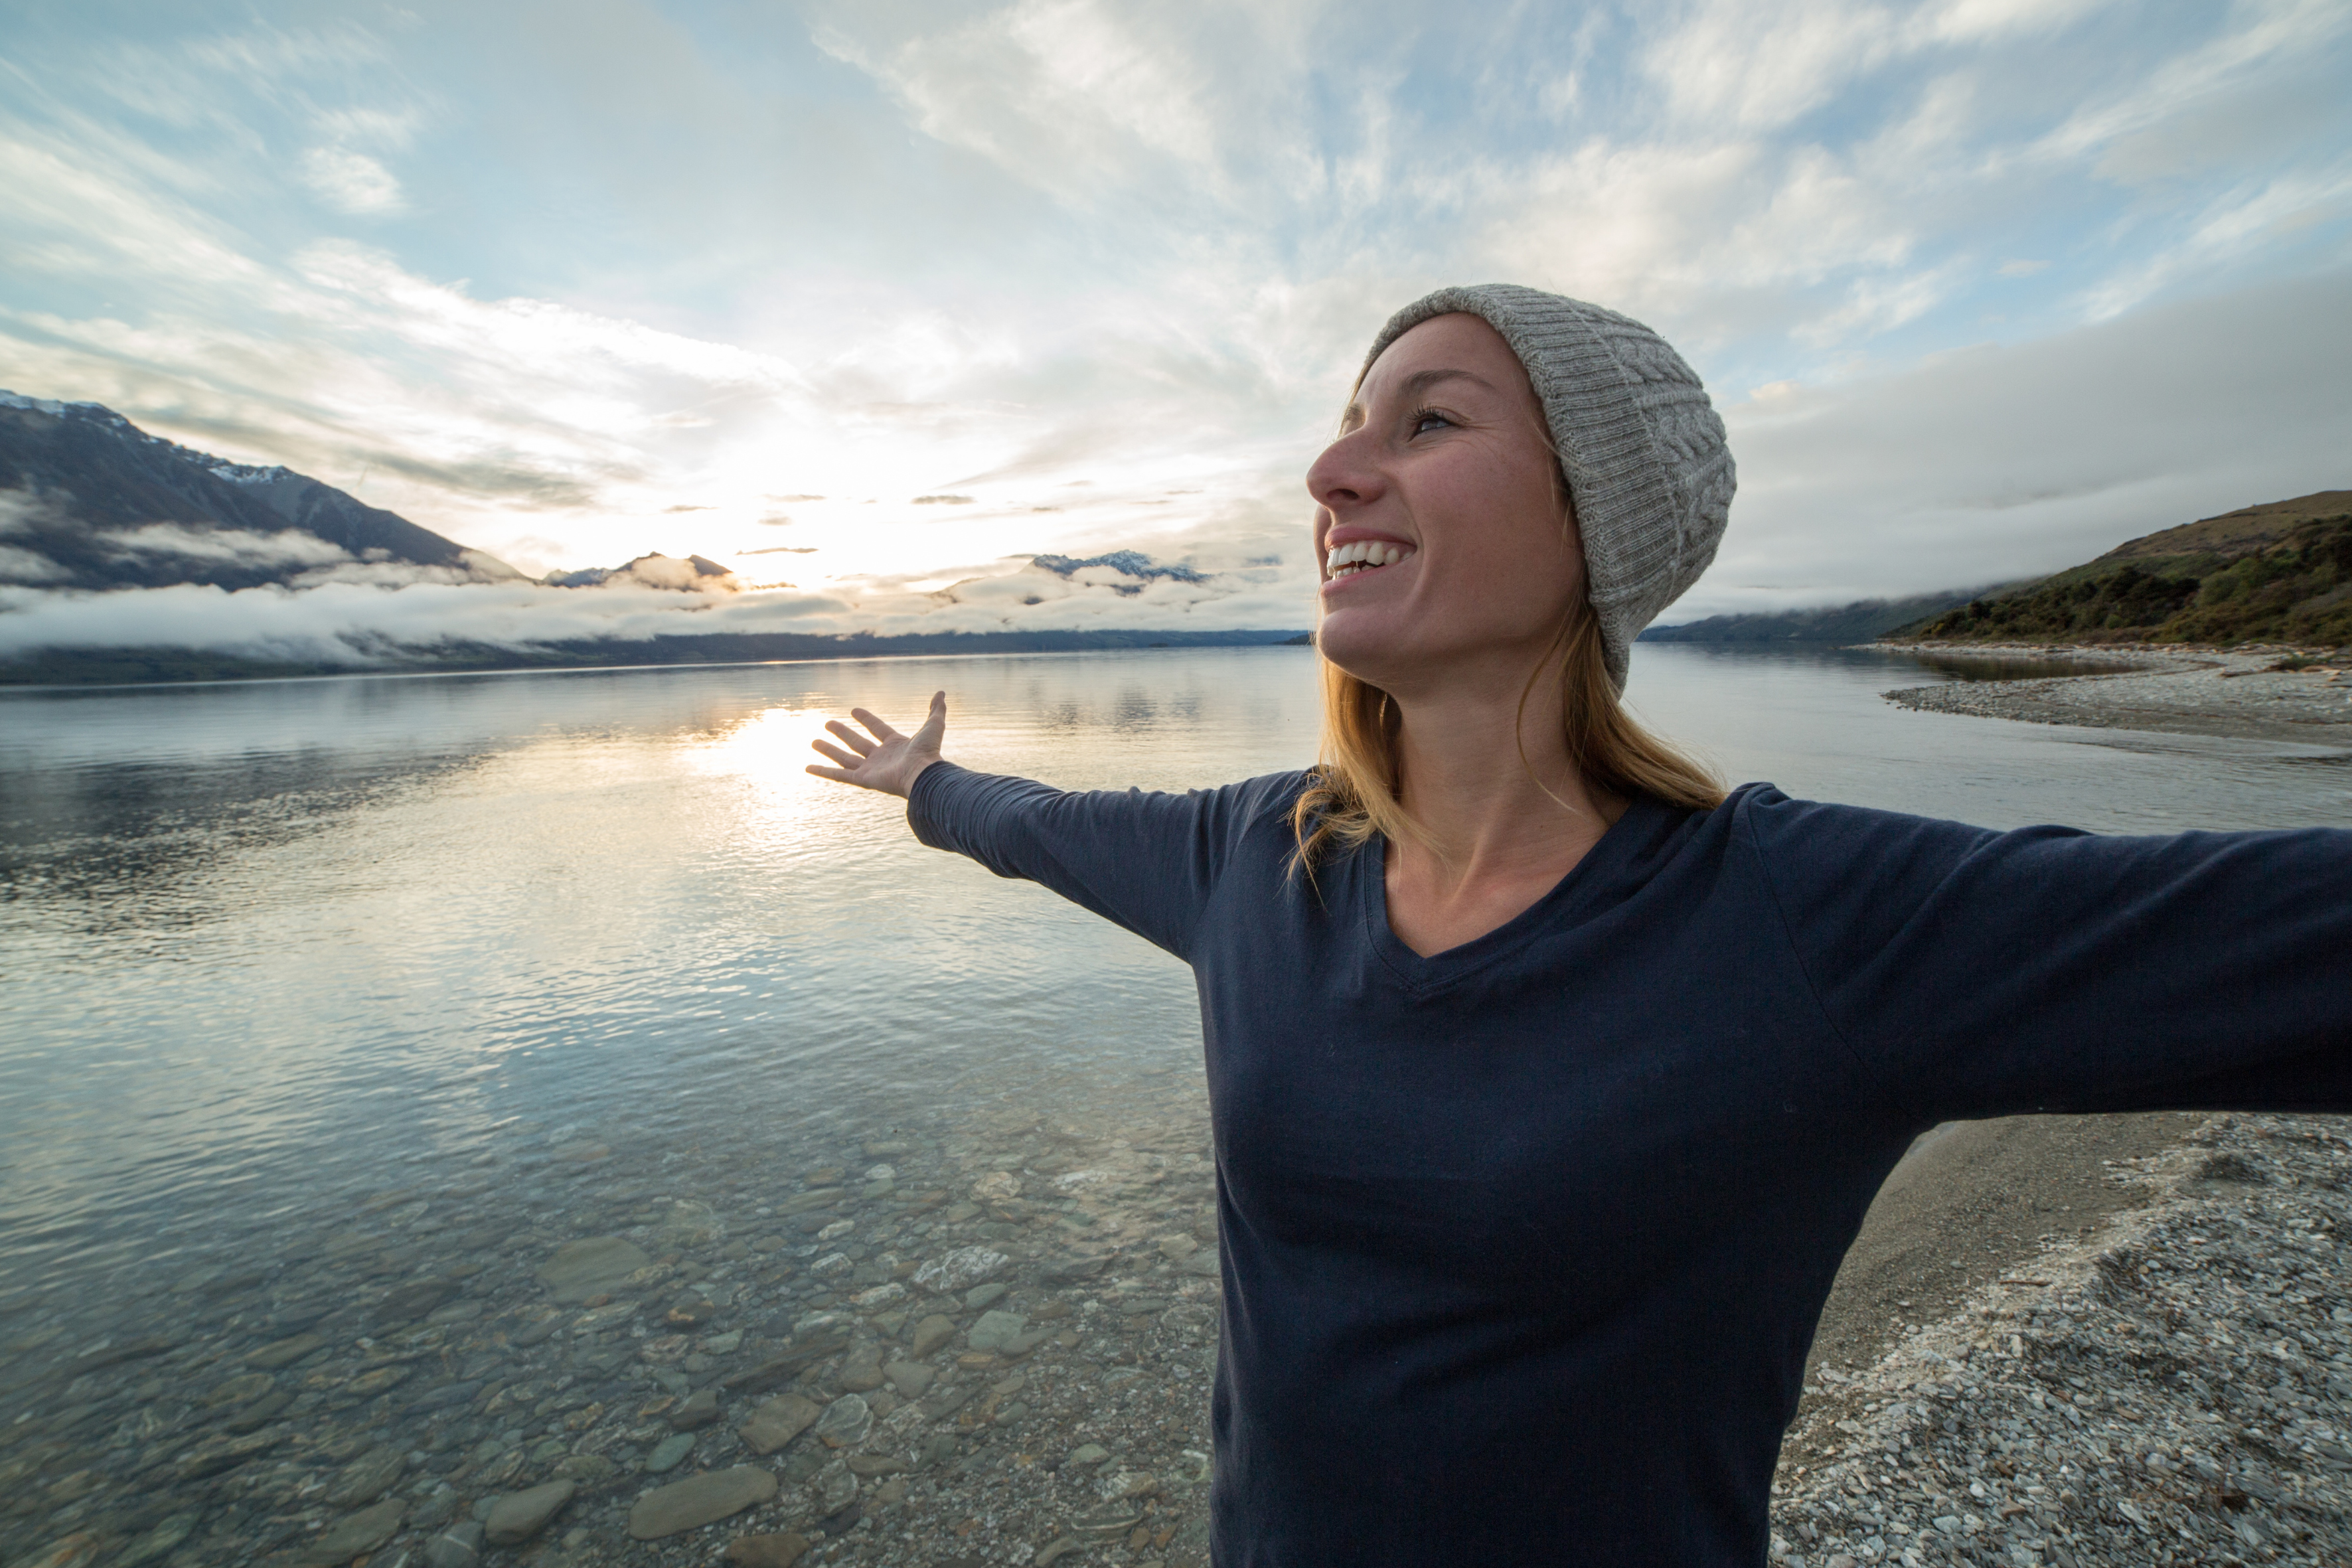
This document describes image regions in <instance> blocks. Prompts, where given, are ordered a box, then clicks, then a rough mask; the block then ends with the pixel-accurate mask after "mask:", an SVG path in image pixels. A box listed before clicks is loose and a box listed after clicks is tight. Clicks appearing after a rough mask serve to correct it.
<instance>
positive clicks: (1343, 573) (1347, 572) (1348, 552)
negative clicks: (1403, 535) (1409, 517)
mask: <svg viewBox="0 0 2352 1568" xmlns="http://www.w3.org/2000/svg"><path fill="white" fill-rule="evenodd" d="M1412 553H1413V547H1412V545H1410V544H1397V543H1392V542H1390V541H1388V540H1384V539H1359V540H1355V541H1352V542H1349V543H1347V544H1342V545H1340V546H1339V548H1338V549H1337V550H1334V551H1332V552H1331V553H1330V555H1329V556H1328V557H1327V558H1326V560H1325V562H1324V575H1325V577H1327V578H1328V579H1329V580H1330V581H1331V582H1334V583H1336V582H1338V581H1339V579H1340V578H1342V577H1352V576H1354V575H1355V574H1358V573H1359V572H1377V571H1379V570H1380V569H1381V567H1383V566H1393V565H1395V564H1396V563H1398V562H1400V561H1402V560H1403V559H1405V557H1407V556H1409V555H1411V554H1412Z"/></svg>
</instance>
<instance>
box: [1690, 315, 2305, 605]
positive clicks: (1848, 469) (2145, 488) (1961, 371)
mask: <svg viewBox="0 0 2352 1568" xmlns="http://www.w3.org/2000/svg"><path fill="white" fill-rule="evenodd" d="M2347 363H2352V271H2338V272H2336V273H2334V274H2331V275H2328V276H2326V277H2323V278H2318V279H2305V280H2300V281H2296V282H2292V283H2282V284H2275V285H2270V286H2267V287H2263V288H2260V289H2247V290H2242V291H2240V292H2237V293H2234V294H2231V295H2228V296H2224V297H2222V298H2220V299H2214V300H2196V301H2188V302H2183V303H2180V304H2176V305H2170V306H2167V307H2163V308H2160V309H2155V310H2146V311H2142V312H2139V313H2137V314H2135V315H2131V316H2126V317H2123V318H2120V319H2118V320H2116V321H2107V322H2105V323H2102V324H2099V325H2097V326H2093V327H2087V328H2081V329H2077V330H2075V331H2070V332H2064V333H2060V334H2057V335H2054V336H2053V337H2050V338H2047V339H2043V340H2041V341H2039V342H2030V343H2024V344H2019V345H2014V346H2003V345H1998V344H1986V345H1982V346H1979V347H1976V348H1971V349H1967V350H1962V351H1958V352H1955V353H1950V354H1948V355H1944V356H1940V357H1939V358H1937V360H1935V361H1934V362H1932V363H1927V364H1925V365H1922V366H1920V367H1918V368H1916V369H1914V370H1910V371H1907V372H1906V373H1903V374H1895V375H1888V376H1885V377H1879V378H1874V379H1870V380H1867V381H1863V382H1858V383H1853V384H1846V385H1841V386H1832V387H1823V388H1802V387H1787V386H1783V387H1779V388H1765V389H1763V390H1762V391H1760V392H1759V393H1758V394H1757V395H1755V396H1754V397H1753V398H1752V399H1751V400H1750V401H1748V402H1747V403H1744V404H1739V405H1735V406H1733V407H1730V408H1728V409H1727V410H1726V411H1725V412H1726V418H1727V424H1728V426H1729V427H1730V431H1731V441H1732V450H1733V453H1734V455H1735V456H1736V457H1737V458H1738V463H1739V470H1740V494H1739V497H1738V500H1736V501H1735V502H1734V503H1733V508H1732V522H1731V528H1730V531H1728V533H1727V535H1726V537H1725V540H1724V543H1723V547H1722V549H1721V551H1720V552H1718V553H1717V558H1716V564H1715V566H1714V568H1713V570H1712V571H1711V572H1710V573H1709V574H1708V575H1707V576H1706V578H1705V579H1703V580H1702V581H1701V582H1700V584H1699V585H1698V586H1697V587H1696V589H1694V590H1693V591H1692V592H1691V594H1690V595H1688V596H1687V597H1686V598H1685V600H1684V601H1683V603H1682V604H1680V605H1677V606H1675V609H1674V610H1673V611H1671V612H1669V615H1668V617H1667V618H1668V619H1669V620H1670V621H1680V620H1689V619H1696V618H1697V617H1699V616H1705V615H1712V614H1718V613H1723V612H1726V611H1730V610H1736V609H1758V608H1780V607H1783V606H1786V605H1806V604H1824V603H1839V602H1843V601H1844V600H1848V599H1856V598H1862V597H1865V596H1869V595H1878V594H1889V593H1919V592H1927V591H1931V590H1935V589H1941V588H1951V587H1968V586H1973V585H1976V584H1982V583H1988V582H1994V581H2000V580H2005V579H2009V578H2014V577H2019V576H2025V575H2031V574H2037V573H2043V572H2051V571H2055V570H2058V569H2060V568H2063V567H2066V566H2071V565H2074V564H2075V563H2079V562H2082V561H2085V560H2088V559H2090V558H2091V557H2092V556H2095V555H2097V554H2101V553H2103V552H2105V551H2107V550H2108V549H2110V548H2112V547H2114V546H2115V545H2116V544H2119V543H2121V542H2123V541H2125V540H2126V539H2129V538H2133V537H2136V536H2137V535H2139V534H2143V533H2147V532H2151V531H2155V530H2157V529H2160V528H2168V527H2171V526H2173V525H2175V524H2177V523H2183V522H2189V521H2193V520H2195V519H2197V518H2200V517H2210V516H2213V515H2215V514H2218V513H2220V512H2222V511H2226V510H2231V509H2233V508H2236V507H2240V506H2244V505H2248V504H2250V503H2252V502H2257V501H2266V500H2284V499H2285V498H2287V497H2290V496H2295V495H2302V494H2307V493H2309V492H2311V491H2314V490H2318V489H2341V488H2346V487H2347V485H2352V470H2347V463H2346V459H2345V457H2344V446H2343V416H2342V405H2343V390H2342V389H2343V376H2344V371H2343V367H2344V365H2345V364H2347Z"/></svg>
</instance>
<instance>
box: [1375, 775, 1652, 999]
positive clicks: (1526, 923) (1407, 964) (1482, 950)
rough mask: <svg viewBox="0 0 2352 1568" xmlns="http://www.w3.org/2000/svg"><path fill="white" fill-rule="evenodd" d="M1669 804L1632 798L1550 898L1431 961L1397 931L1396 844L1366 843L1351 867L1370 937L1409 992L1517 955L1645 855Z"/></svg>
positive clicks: (1440, 984) (1547, 895)
mask: <svg viewBox="0 0 2352 1568" xmlns="http://www.w3.org/2000/svg"><path fill="white" fill-rule="evenodd" d="M1669 809H1670V808H1669V807H1667V806H1666V805H1664V804H1663V803H1661V802H1658V801H1654V800H1648V799H1637V800H1635V801H1633V802H1632V803H1631V804H1630V805H1627V806H1626V807H1625V809H1624V811H1623V812H1622V813H1621V814H1620V815H1619V816H1618V818H1617V820H1616V821H1614V822H1612V823H1611V824H1610V825H1609V826H1608V827H1607V828H1606V829H1605V830H1604V831H1603V832H1602V833H1601V837H1599V838H1598V839H1596V840H1594V841H1593V845H1592V847H1591V848H1590V849H1588V850H1586V851H1585V852H1584V855H1583V858H1580V859H1579V860H1578V861H1577V863H1576V864H1575V865H1573V866H1570V868H1568V869H1567V870H1566V871H1565V872H1563V873H1561V875H1560V879H1559V881H1557V882H1554V883H1553V884H1552V885H1551V887H1550V888H1549V889H1547V890H1546V892H1545V893H1544V895H1543V897H1541V898H1539V899H1538V900H1536V901H1535V902H1534V903H1532V904H1529V905H1528V907H1527V908H1526V909H1524V910H1520V911H1519V912H1518V913H1517V914H1516V915H1513V916H1512V917H1511V918H1510V919H1509V920H1507V921H1504V922H1503V923H1502V924H1501V925H1498V926H1496V928H1495V929H1494V930H1493V931H1488V932H1486V934H1485V935H1483V936H1477V937H1473V938H1472V939H1471V940H1470V941H1468V942H1461V943H1458V944H1456V945H1455V946H1453V947H1449V948H1446V949H1444V951H1442V952H1433V953H1431V954H1430V955H1429V956H1428V957H1426V958H1424V957H1423V956H1422V955H1421V954H1420V953H1417V952H1414V951H1413V950H1412V948H1410V947H1407V946H1406V945H1405V944H1404V942H1403V941H1402V939H1401V938H1400V937H1399V936H1398V935H1397V934H1396V932H1395V931H1392V930H1391V929H1390V927H1389V900H1388V876H1387V866H1388V846H1387V844H1386V842H1385V841H1375V842H1373V843H1369V844H1366V845H1365V846H1364V847H1363V848H1362V849H1360V850H1359V851H1358V852H1357V853H1356V854H1355V856H1354V857H1353V858H1352V859H1353V865H1352V866H1351V867H1350V871H1351V872H1352V874H1353V875H1354V877H1355V879H1356V884H1357V886H1356V907H1357V912H1358V916H1359V918H1360V920H1361V921H1363V930H1364V936H1365V939H1366V940H1367V941H1368V942H1370V944H1371V948H1372V951H1373V952H1375V953H1377V954H1378V955H1379V956H1380V960H1381V963H1382V964H1384V965H1385V966H1386V967H1387V968H1388V970H1389V972H1390V973H1391V974H1393V975H1394V976H1395V977H1396V978H1397V980H1398V982H1399V983H1400V984H1402V985H1404V986H1405V987H1406V988H1407V989H1408V990H1412V991H1421V992H1426V991H1437V990H1442V989H1444V987H1446V986H1448V985H1451V984H1454V983H1456V982H1458V981H1461V980H1464V979H1466V978H1468V977H1469V976H1471V975H1472V974H1475V973H1477V972H1478V971H1479V970H1481V969H1484V968H1486V966H1487V965H1488V964H1490V963H1495V962H1496V961H1497V960H1499V959H1502V958H1506V957H1507V956H1509V955H1510V954H1512V953H1514V952H1517V951H1518V950H1519V949H1520V948H1522V947H1525V946H1526V945H1527V944H1528V942H1531V941H1533V940H1535V938H1536V937H1538V935H1540V934H1541V933H1542V932H1543V931H1546V930H1547V929H1549V928H1552V927H1556V926H1557V925H1559V923H1560V918H1561V916H1562V914H1563V913H1564V912H1566V911H1568V910H1572V909H1574V908H1575V907H1576V905H1578V904H1579V903H1580V902H1583V901H1584V900H1585V899H1586V897H1587V896H1588V894H1589V892H1590V891H1591V889H1593V888H1594V887H1595V886H1597V885H1600V884H1602V883H1605V882H1608V881H1612V880H1615V873H1617V872H1618V871H1620V870H1622V868H1624V866H1625V865H1626V863H1627V862H1629V861H1630V860H1631V859H1632V858H1633V857H1634V856H1635V855H1636V854H1637V853H1638V852H1639V850H1638V846H1639V845H1640V844H1641V843H1642V842H1643V840H1645V839H1647V838H1649V837H1652V830H1653V829H1654V827H1655V826H1657V824H1658V821H1659V818H1660V817H1661V816H1662V815H1663V814H1664V813H1665V812H1667V811H1668V810H1669ZM1637 818H1638V819H1639V820H1636V819H1637Z"/></svg>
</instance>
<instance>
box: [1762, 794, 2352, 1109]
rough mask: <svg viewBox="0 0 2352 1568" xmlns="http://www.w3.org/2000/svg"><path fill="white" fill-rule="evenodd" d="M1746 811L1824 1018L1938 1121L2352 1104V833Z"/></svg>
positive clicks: (1899, 1094)
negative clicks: (2148, 830) (2113, 831)
mask: <svg viewBox="0 0 2352 1568" xmlns="http://www.w3.org/2000/svg"><path fill="white" fill-rule="evenodd" d="M1736 809H1738V810H1739V811H1740V812H1741V813H1742V814H1743V815H1744V816H1746V818H1747V820H1746V822H1745V823H1743V824H1742V826H1743V827H1744V828H1745V830H1746V836H1747V837H1748V842H1749V844H1750V845H1751V846H1752V847H1753V848H1754V851H1755V853H1756V855H1757V856H1758V858H1759V861H1760V862H1761V865H1762V868H1763V872H1764V875H1765V878H1766V880H1767V882H1768V883H1769V888H1770V891H1771V894H1772V899H1773V902H1774V903H1775V905H1776V906H1777V910H1778V912H1779V914H1780V919H1781V921H1782V924H1783V927H1784V930H1785V932H1786V934H1787V938H1788V941H1789V942H1790V946H1791V947H1792V948H1793V949H1794V951H1795V952H1796V954H1797V957H1798V960H1799V963H1801V967H1802V968H1803V970H1804V973H1805V977H1806V979H1807V980H1808V981H1809V983H1810V984H1811V986H1812V989H1813V992H1814V994H1815V996H1816V997H1817V999H1818V1000H1819V1003H1820V1005H1821V1007H1822V1013H1823V1015H1824V1016H1825V1017H1826V1019H1827V1021H1828V1022H1829V1024H1830V1026H1832V1028H1833V1029H1835V1030H1836V1031H1837V1032H1838V1033H1839V1034H1840V1035H1841V1036H1843V1037H1844V1039H1845V1041H1846V1043H1847V1045H1848V1046H1849V1047H1851V1048H1852V1049H1853V1052H1854V1053H1855V1055H1856V1056H1857V1057H1858V1058H1860V1059H1861V1061H1862V1064H1863V1066H1864V1068H1865V1069H1866V1070H1867V1071H1868V1072H1870V1073H1871V1074H1872V1075H1873V1076H1874V1078H1876V1079H1878V1081H1879V1083H1880V1085H1881V1087H1882V1088H1883V1089H1884V1090H1885V1093H1886V1095H1887V1097H1888V1098H1889V1099H1890V1100H1892V1101H1893V1102H1894V1103H1895V1106H1896V1107H1897V1108H1898V1109H1900V1110H1904V1111H1905V1112H1906V1113H1907V1114H1909V1115H1911V1116H1913V1117H1916V1118H1917V1119H1918V1120H1921V1121H1931V1122H1932V1121H1949V1120H1957V1119H1965V1118H1974V1117H1986V1116H2006V1115H2015V1114H2019V1113H2022V1112H2033V1111H2121V1110H2280V1111H2290V1110H2300V1111H2352V832H2346V831H2343V830H2339V829H2333V828H2312V829H2305V830H2299V831H2294V832H2278V833H2184V834H2180V835H2178V836H2174V837H2103V836H2097V835H2093V834H2088V833H2082V832H2078V831H2075V830H2073V829H2069V828H2059V827H2032V828H2025V829H2021V830H2019V831H2016V832H2010V833H1999V832H1993V831H1991V830H1990V829H1985V828H1976V827H1967V826H1961V825H1959V824H1958V823H1950V822H1936V821H1931V820H1927V819H1925V818H1920V817H1911V816H1897V815H1895V814H1893V813H1888V812H1877V811H1867V810H1861V809H1857V808H1853V807H1846V806H1826V805H1811V804H1808V803H1804V802H1798V801H1791V800H1789V799H1788V798H1786V797H1785V796H1782V795H1780V794H1779V793H1778V792H1776V791H1770V790H1759V791H1756V792H1754V793H1752V794H1749V795H1746V796H1745V797H1744V798H1743V799H1742V800H1741V801H1740V802H1739V803H1738V805H1737V806H1736Z"/></svg>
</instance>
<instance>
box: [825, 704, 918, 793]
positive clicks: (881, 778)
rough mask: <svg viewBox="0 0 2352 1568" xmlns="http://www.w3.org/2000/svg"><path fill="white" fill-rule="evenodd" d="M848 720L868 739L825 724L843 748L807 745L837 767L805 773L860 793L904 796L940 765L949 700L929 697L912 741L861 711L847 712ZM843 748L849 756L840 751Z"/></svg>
mask: <svg viewBox="0 0 2352 1568" xmlns="http://www.w3.org/2000/svg"><path fill="white" fill-rule="evenodd" d="M849 716H850V717H851V718H853V719H855V720H856V721H858V722H859V723H860V724H863V725H864V726H866V731H867V734H865V735H861V734H859V733H858V732H857V731H855V730H853V729H851V728H850V727H849V726H848V725H846V724H845V723H843V722H842V721H840V720H838V719H829V720H827V721H825V726H824V727H825V728H826V729H827V730H829V731H832V732H833V733H834V734H835V736H836V737H837V738H838V739H839V740H840V741H841V742H842V745H841V746H836V745H834V744H832V743H831V742H825V741H812V742H809V744H810V745H812V746H814V747H815V748H816V749H817V750H818V751H820V752H824V754H825V755H826V756H828V757H831V758H832V759H833V760H834V762H835V764H837V765H835V766H834V767H829V768H828V767H825V766H824V765H823V764H822V763H810V764H809V765H808V771H809V772H811V773H814V774H815V775H816V776H817V777H819V778H821V779H837V780H839V781H840V782H841V783H843V784H856V785H858V786H860V787H861V788H864V789H878V790H880V791H882V792H883V793H884V794H886V795H905V794H907V793H908V791H909V790H911V789H913V788H914V787H915V779H916V777H917V775H919V774H920V773H922V771H923V770H924V769H925V768H927V767H929V766H930V765H931V764H932V763H936V762H938V761H939V760H940V741H941V740H943V739H944V738H945V737H946V735H947V730H948V694H947V693H946V692H944V691H935V692H933V693H931V710H930V712H929V715H928V716H926V717H925V719H924V720H923V723H922V727H921V728H920V729H919V730H917V731H915V732H914V733H913V734H911V735H902V734H900V733H899V732H898V731H896V730H893V729H892V728H890V726H889V725H887V724H886V723H884V722H883V721H881V720H880V719H878V718H877V717H876V716H875V715H873V714H872V713H869V712H867V711H866V710H865V709H863V708H852V709H851V710H849ZM843 746H846V747H847V748H848V750H846V751H844V750H843V749H842V747H843Z"/></svg>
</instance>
